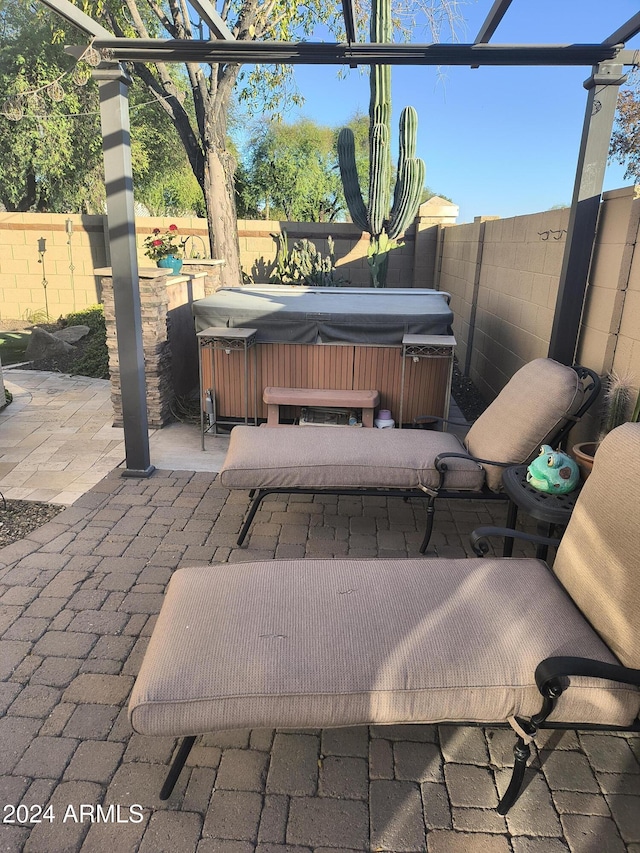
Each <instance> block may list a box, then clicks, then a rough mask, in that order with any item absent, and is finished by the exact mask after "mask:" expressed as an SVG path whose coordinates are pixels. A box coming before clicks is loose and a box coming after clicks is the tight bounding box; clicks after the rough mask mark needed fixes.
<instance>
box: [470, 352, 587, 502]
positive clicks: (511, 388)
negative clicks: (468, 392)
mask: <svg viewBox="0 0 640 853" xmlns="http://www.w3.org/2000/svg"><path fill="white" fill-rule="evenodd" d="M583 396H584V393H583V386H582V382H581V381H580V379H579V377H578V375H577V373H576V372H575V370H573V369H572V368H570V367H566V366H565V365H564V364H559V363H558V362H557V361H553V360H552V359H550V358H537V359H535V360H534V361H531V362H529V364H525V366H524V367H522V368H521V369H520V370H518V372H517V373H515V374H514V375H513V376H512V378H511V379H510V380H509V382H508V383H507V384H506V385H505V387H504V388H503V389H502V391H501V392H500V393H499V394H498V396H497V397H496V399H495V400H494V401H493V403H491V405H490V406H489V407H488V408H487V409H486V410H485V411H484V412H483V414H482V415H481V416H480V417H479V418H478V420H477V421H476V422H475V424H474V425H473V426H472V427H471V429H470V430H469V432H468V433H467V437H466V440H465V445H466V446H467V449H468V450H469V453H471V454H472V455H473V456H477V457H479V458H480V459H495V460H496V462H510V463H512V464H516V463H522V462H528V461H529V460H530V459H531V457H532V456H534V455H536V454H537V453H538V451H539V449H540V445H541V444H545V443H546V441H547V439H549V438H551V437H552V436H553V434H554V433H555V432H556V431H557V429H558V427H559V426H561V425H562V423H563V422H564V420H565V418H566V417H567V416H568V415H571V414H572V413H573V412H575V411H576V410H577V409H578V408H579V406H580V404H581V403H582V399H583ZM502 471H503V469H502V468H498V467H496V466H495V465H493V466H492V465H487V466H486V478H487V485H488V486H489V488H490V489H492V490H493V491H499V490H500V488H501V486H502Z"/></svg>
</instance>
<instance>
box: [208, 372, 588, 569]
mask: <svg viewBox="0 0 640 853" xmlns="http://www.w3.org/2000/svg"><path fill="white" fill-rule="evenodd" d="M599 391H600V380H599V378H598V376H597V374H595V373H594V372H593V371H592V370H589V369H588V368H585V367H578V366H576V367H567V366H566V365H563V364H559V363H558V362H556V361H553V360H552V359H548V358H539V359H536V360H534V361H531V362H529V363H528V364H526V365H525V366H524V367H522V368H521V369H520V370H518V372H517V373H516V374H515V375H514V376H513V377H512V378H511V380H510V381H509V382H508V383H507V385H506V386H505V387H504V388H503V389H502V391H501V392H500V394H499V395H498V396H497V397H496V399H495V400H494V401H493V403H491V405H490V406H489V407H488V408H487V409H486V411H485V412H484V413H483V414H482V415H481V417H480V418H478V420H477V421H476V422H475V423H474V424H473V426H472V427H471V429H470V430H469V432H468V433H467V436H466V438H465V440H464V442H461V441H460V440H459V439H458V438H457V437H456V436H455V435H453V434H452V433H449V432H438V431H433V430H429V431H426V430H424V429H402V430H395V429H394V430H390V429H382V430H378V429H353V428H343V429H340V430H339V431H338V430H336V429H330V428H327V427H311V426H310V427H307V426H305V427H304V428H302V427H296V426H291V427H279V428H278V429H277V430H275V429H273V428H271V429H270V428H269V427H264V428H260V429H255V427H246V426H238V427H235V428H234V429H233V431H232V433H231V439H230V442H229V450H228V452H227V456H226V458H225V461H224V463H223V466H222V468H221V470H220V481H221V483H222V485H223V486H226V487H227V488H230V489H249V490H250V491H251V497H253V502H252V504H251V506H250V508H249V511H248V513H247V516H246V519H245V522H244V524H243V526H242V529H241V531H240V535H239V536H238V545H242V543H243V542H244V539H245V537H246V535H247V533H248V531H249V528H250V526H251V523H252V521H253V519H254V517H255V514H256V512H257V511H258V508H259V506H260V504H261V502H262V501H263V500H264V498H265V497H266V496H267V495H271V494H274V493H292V492H297V493H306V494H316V493H319V492H328V493H330V494H339V495H383V496H387V497H389V496H399V497H405V498H409V497H419V498H420V499H421V500H426V504H427V506H426V529H425V535H424V538H423V540H422V544H421V546H420V552H421V553H422V554H424V553H425V551H426V549H427V547H428V545H429V540H430V539H431V532H432V530H433V521H434V513H435V502H436V499H437V498H449V499H451V498H464V499H466V500H470V499H481V500H487V499H494V498H498V499H505V497H506V496H505V495H504V494H503V493H502V492H501V490H500V489H501V483H502V469H503V468H505V467H508V466H509V465H517V464H522V463H524V462H529V461H530V460H531V459H532V458H533V457H534V456H536V455H537V454H538V452H539V449H540V445H542V444H552V445H554V446H558V445H560V444H561V443H562V441H563V440H564V439H565V437H566V435H567V434H568V432H569V430H570V429H571V428H572V427H573V426H574V425H575V423H576V422H577V421H578V420H579V419H580V418H581V417H582V415H583V414H584V413H585V411H586V410H587V409H588V408H589V406H591V405H592V403H593V402H594V400H595V399H596V397H597V395H598V393H599ZM416 420H417V421H418V424H417V426H419V425H420V422H424V421H433V420H434V419H433V418H431V417H428V416H427V417H424V418H417V419H416ZM436 420H440V421H441V422H442V419H436Z"/></svg>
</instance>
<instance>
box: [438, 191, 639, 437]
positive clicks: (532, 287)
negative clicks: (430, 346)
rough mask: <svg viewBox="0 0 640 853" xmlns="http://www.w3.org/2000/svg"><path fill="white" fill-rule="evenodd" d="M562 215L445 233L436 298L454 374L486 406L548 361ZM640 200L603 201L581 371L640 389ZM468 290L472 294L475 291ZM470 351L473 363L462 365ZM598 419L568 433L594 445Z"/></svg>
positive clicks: (622, 194)
mask: <svg viewBox="0 0 640 853" xmlns="http://www.w3.org/2000/svg"><path fill="white" fill-rule="evenodd" d="M568 220H569V210H568V209H566V208H565V209H561V210H550V211H545V212H544V213H536V214H531V215H528V216H519V217H513V218H510V219H500V220H490V221H484V222H482V221H481V219H480V218H479V219H478V221H477V222H474V223H472V224H465V225H457V226H452V227H448V228H445V229H443V232H442V239H441V247H440V250H441V258H440V262H439V263H440V275H439V281H440V288H441V289H442V290H447V291H449V292H450V293H451V294H452V300H451V305H452V308H453V312H454V333H455V335H456V339H457V342H458V346H457V356H458V361H459V363H460V364H461V365H463V366H464V365H466V364H468V366H469V374H470V376H471V378H472V379H473V380H474V382H475V384H476V385H477V386H478V388H479V389H480V390H481V392H482V393H483V395H484V396H485V398H486V399H487V400H492V399H494V397H495V396H496V395H497V394H498V393H499V392H500V390H501V389H502V388H503V387H504V385H505V384H506V383H507V381H508V380H509V379H510V378H511V376H513V374H514V373H515V372H516V371H517V370H518V369H519V368H520V367H521V366H522V365H523V364H525V363H526V362H528V361H530V360H532V359H534V358H538V357H544V356H546V354H547V352H548V345H549V340H550V337H551V328H552V323H553V316H554V313H555V308H556V300H557V295H558V283H559V279H560V272H561V267H562V258H563V253H564V249H565V243H566V229H567V226H568ZM639 240H640V198H636V193H635V189H634V188H633V187H626V188H623V189H620V190H613V191H611V192H607V193H605V194H604V196H603V201H602V205H601V210H600V218H599V223H598V233H597V236H596V244H595V249H594V254H593V258H592V264H591V269H590V274H589V286H588V289H587V294H586V300H585V306H584V313H583V318H582V325H581V329H580V337H579V342H578V355H577V360H578V362H580V363H582V364H584V365H585V366H587V367H590V368H592V369H593V370H595V371H596V372H597V373H598V374H600V375H601V376H603V377H605V376H606V375H607V374H608V373H610V372H611V371H612V370H615V371H616V372H617V373H619V374H621V375H624V376H628V377H630V379H631V382H632V385H633V386H634V388H635V389H636V390H637V388H638V385H639V384H640V250H637V248H636V247H637V246H638V242H639ZM474 284H475V286H474ZM469 345H471V353H470V355H469ZM598 420H599V412H598V408H597V407H596V408H594V410H593V411H592V413H591V414H590V416H588V417H587V418H585V420H584V422H583V423H582V424H580V425H579V427H577V428H576V430H574V434H573V438H574V440H576V441H579V440H583V439H592V438H593V437H594V436H595V435H596V433H597V429H598Z"/></svg>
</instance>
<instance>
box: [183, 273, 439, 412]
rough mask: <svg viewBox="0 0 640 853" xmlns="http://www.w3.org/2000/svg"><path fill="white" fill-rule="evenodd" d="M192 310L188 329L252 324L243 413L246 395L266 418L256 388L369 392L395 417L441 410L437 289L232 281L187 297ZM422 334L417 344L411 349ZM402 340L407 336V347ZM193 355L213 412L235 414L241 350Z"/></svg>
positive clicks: (239, 403) (240, 398)
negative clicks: (210, 392) (211, 392)
mask: <svg viewBox="0 0 640 853" xmlns="http://www.w3.org/2000/svg"><path fill="white" fill-rule="evenodd" d="M193 313H194V318H195V327H196V332H204V331H205V330H207V329H209V328H211V327H214V328H217V329H221V328H252V329H255V330H256V335H255V340H256V343H255V355H256V366H255V371H254V370H253V368H252V369H251V370H250V371H249V384H250V389H249V394H248V399H249V416H250V417H251V418H253V417H254V415H255V408H254V406H255V403H254V396H255V397H257V401H258V402H257V406H258V411H257V415H258V418H264V417H266V407H265V406H264V404H263V403H262V391H263V389H264V388H265V387H266V386H279V387H289V388H331V389H336V390H338V389H356V390H369V389H371V390H377V391H379V392H380V407H381V408H383V409H391V411H392V413H394V414H395V415H396V417H397V416H398V415H399V413H400V410H401V409H402V416H403V417H402V419H403V421H404V422H405V423H406V422H408V421H410V420H411V419H412V418H413V417H414V416H416V415H419V414H435V415H444V414H445V412H446V408H447V404H448V398H449V382H450V367H451V359H452V358H453V346H452V343H451V342H452V338H451V324H452V322H453V314H452V312H451V308H450V307H449V295H448V294H447V293H443V292H440V291H435V290H426V289H416V288H411V289H395V288H394V289H385V290H376V289H372V288H351V287H344V288H332V287H330V288H321V287H294V286H287V285H272V286H262V287H257V286H252V287H234V288H223V289H221V290H219V291H218V292H217V293H215V294H214V295H213V296H208V297H206V298H205V299H200V300H198V301H197V302H194V303H193ZM423 339H424V347H419V346H418V347H417V349H416V348H415V347H416V346H417V344H419V343H420V342H421V341H422V340H423ZM407 340H410V341H411V342H413V343H412V347H413V348H411V347H410V348H409V350H408V349H407V345H406V341H407ZM439 340H440V341H441V342H442V344H443V346H442V347H440V346H438V341H439ZM403 341H405V344H403ZM202 355H203V358H202V392H203V399H204V392H205V391H206V390H207V389H209V388H211V387H212V384H213V377H214V376H215V394H216V402H217V406H216V408H217V412H218V415H219V417H222V418H224V417H227V418H232V419H235V418H240V417H242V416H243V415H244V414H245V412H244V406H245V400H246V397H245V393H244V373H243V369H244V368H243V364H244V362H243V359H242V356H241V354H240V353H238V352H234V351H225V350H224V349H222V350H220V349H214V348H213V347H211V348H209V349H207V348H206V345H205V346H204V348H203V353H202ZM214 360H215V361H214ZM212 367H213V370H212ZM254 373H255V375H254ZM256 383H257V387H256ZM255 391H257V394H255V393H254V392H255ZM287 414H288V415H289V416H290V417H295V415H296V414H297V413H295V412H291V413H287V412H285V417H286V416H287Z"/></svg>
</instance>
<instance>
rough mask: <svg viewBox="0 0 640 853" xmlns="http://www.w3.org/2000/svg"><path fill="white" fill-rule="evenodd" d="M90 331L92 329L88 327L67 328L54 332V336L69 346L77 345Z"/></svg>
mask: <svg viewBox="0 0 640 853" xmlns="http://www.w3.org/2000/svg"><path fill="white" fill-rule="evenodd" d="M90 331H91V329H90V328H89V327H88V326H67V327H66V329H60V330H59V331H57V332H54V333H53V336H54V337H55V338H58V339H59V340H61V341H66V342H67V343H68V344H75V343H77V342H78V341H79V340H80V338H84V337H85V335H88V334H89V332H90Z"/></svg>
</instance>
